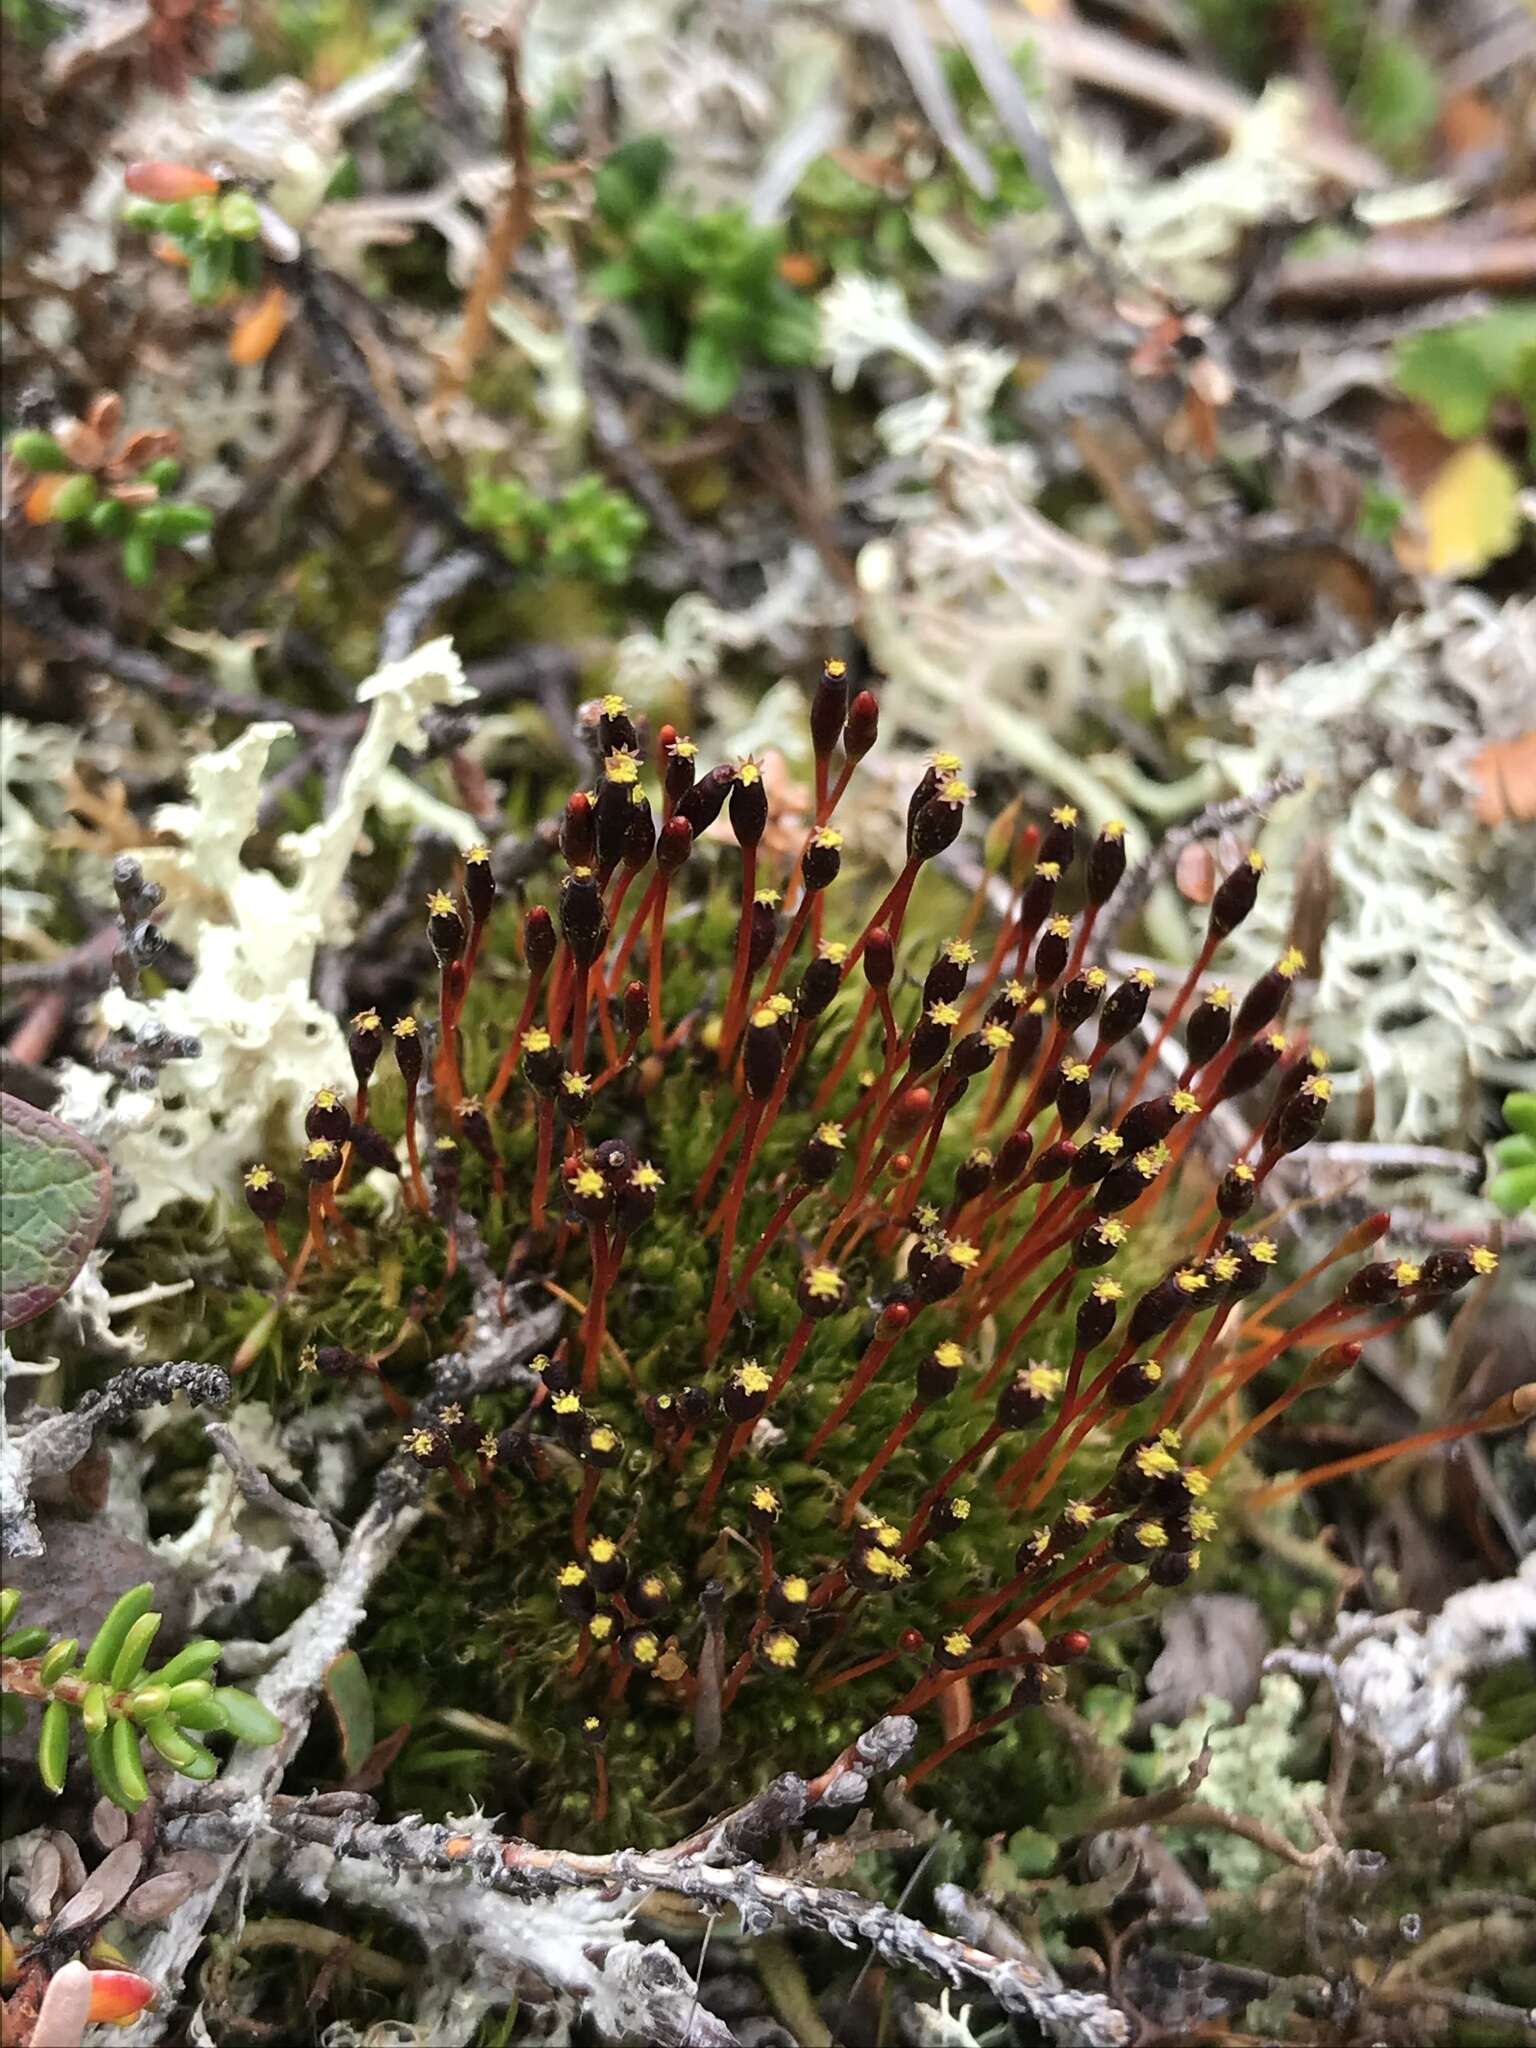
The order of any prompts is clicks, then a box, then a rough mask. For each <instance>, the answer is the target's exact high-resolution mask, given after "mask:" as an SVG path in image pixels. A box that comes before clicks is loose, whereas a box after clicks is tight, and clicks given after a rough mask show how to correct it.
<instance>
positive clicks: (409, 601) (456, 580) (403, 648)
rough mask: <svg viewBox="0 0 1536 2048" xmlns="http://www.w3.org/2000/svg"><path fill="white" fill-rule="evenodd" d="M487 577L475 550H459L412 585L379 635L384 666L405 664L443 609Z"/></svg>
mask: <svg viewBox="0 0 1536 2048" xmlns="http://www.w3.org/2000/svg"><path fill="white" fill-rule="evenodd" d="M484 573H485V562H484V558H483V557H482V556H481V555H480V553H479V552H478V550H476V549H474V548H455V549H454V551H453V552H452V554H447V555H442V556H440V557H439V558H438V560H437V561H435V562H434V563H433V564H432V566H431V568H430V569H428V570H426V571H425V572H424V573H423V574H422V575H420V576H418V577H417V578H416V580H415V582H414V583H408V584H407V585H406V586H405V588H404V589H403V590H402V591H401V593H400V595H399V596H398V597H397V598H396V599H395V601H394V603H393V604H392V605H391V606H390V608H389V613H388V616H387V617H386V618H385V621H384V630H383V632H382V633H381V634H380V635H379V660H380V662H381V663H382V662H389V661H401V660H403V659H404V657H405V656H406V655H407V654H409V653H410V651H411V649H412V648H413V647H414V646H415V645H416V642H417V641H418V639H420V637H421V635H422V634H423V633H424V632H425V630H426V628H427V623H428V621H429V620H430V619H431V617H432V614H433V613H434V612H435V611H436V610H437V608H438V606H439V605H443V604H447V603H449V601H450V600H451V599H453V598H455V597H457V596H458V595H459V593H460V591H462V590H467V589H468V588H469V586H470V584H471V583H473V582H474V580H475V578H476V577H477V576H482V575H484Z"/></svg>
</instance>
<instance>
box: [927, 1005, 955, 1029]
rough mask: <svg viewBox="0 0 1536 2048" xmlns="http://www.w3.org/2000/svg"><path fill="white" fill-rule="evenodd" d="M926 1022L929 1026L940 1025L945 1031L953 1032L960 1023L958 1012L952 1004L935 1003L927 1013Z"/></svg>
mask: <svg viewBox="0 0 1536 2048" xmlns="http://www.w3.org/2000/svg"><path fill="white" fill-rule="evenodd" d="M928 1021H929V1023H930V1024H938V1025H941V1026H942V1027H943V1028H944V1029H945V1030H947V1031H953V1030H954V1028H955V1026H956V1025H957V1024H958V1023H959V1022H960V1012H959V1011H958V1010H957V1009H956V1008H955V1006H954V1004H953V1003H935V1004H934V1006H933V1008H932V1009H931V1010H930V1011H929V1012H928Z"/></svg>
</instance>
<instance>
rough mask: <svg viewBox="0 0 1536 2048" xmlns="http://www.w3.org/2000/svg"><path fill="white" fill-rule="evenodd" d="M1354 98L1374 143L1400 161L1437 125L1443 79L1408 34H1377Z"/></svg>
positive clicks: (1355, 110)
mask: <svg viewBox="0 0 1536 2048" xmlns="http://www.w3.org/2000/svg"><path fill="white" fill-rule="evenodd" d="M1350 102H1351V111H1352V112H1353V113H1354V115H1355V117H1356V119H1357V120H1358V121H1359V123H1360V126H1361V128H1362V129H1363V130H1364V133H1365V139H1366V140H1367V142H1369V143H1370V145H1371V147H1372V148H1373V149H1378V150H1380V151H1381V153H1382V155H1383V156H1389V157H1396V158H1399V159H1401V158H1403V157H1405V156H1409V155H1411V154H1412V153H1413V151H1414V150H1415V149H1416V148H1417V147H1418V145H1419V144H1420V143H1421V142H1422V141H1423V140H1424V138H1425V136H1426V135H1427V134H1428V133H1429V131H1430V129H1431V128H1432V127H1433V126H1434V121H1435V116H1436V114H1437V113H1438V112H1439V111H1440V81H1439V79H1438V77H1437V76H1436V73H1435V68H1434V66H1433V65H1432V64H1431V63H1430V61H1429V59H1428V58H1427V57H1425V56H1423V55H1422V54H1421V52H1420V51H1419V50H1417V49H1416V48H1415V47H1414V45H1413V44H1412V43H1410V42H1409V41H1408V40H1407V38H1406V37H1404V36H1394V35H1374V36H1372V38H1371V40H1370V42H1369V44H1368V45H1367V47H1366V51H1365V55H1364V57H1363V58H1362V60H1361V64H1360V71H1359V75H1358V76H1357V77H1356V79H1355V88H1354V91H1353V92H1352V93H1351V95H1350Z"/></svg>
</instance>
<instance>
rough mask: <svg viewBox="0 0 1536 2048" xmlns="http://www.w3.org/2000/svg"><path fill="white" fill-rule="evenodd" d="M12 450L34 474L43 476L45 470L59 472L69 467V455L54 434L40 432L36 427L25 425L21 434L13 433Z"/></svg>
mask: <svg viewBox="0 0 1536 2048" xmlns="http://www.w3.org/2000/svg"><path fill="white" fill-rule="evenodd" d="M10 450H11V453H12V454H13V455H14V456H15V458H16V460H17V461H18V462H23V463H25V464H26V466H27V468H28V469H30V470H31V471H32V473H33V475H34V476H42V475H43V474H44V473H45V472H52V473H54V474H57V473H58V472H59V471H60V470H65V469H68V468H69V457H68V456H67V455H66V454H65V453H64V450H63V449H62V448H61V447H60V446H59V444H58V442H57V441H55V439H54V438H53V436H52V434H44V433H40V432H39V431H38V430H37V429H36V428H35V427H23V428H22V430H21V432H20V433H19V434H12V436H11V441H10Z"/></svg>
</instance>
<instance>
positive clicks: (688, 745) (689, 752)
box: [670, 733, 699, 761]
mask: <svg viewBox="0 0 1536 2048" xmlns="http://www.w3.org/2000/svg"><path fill="white" fill-rule="evenodd" d="M670 751H671V754H672V757H673V759H674V760H678V761H692V760H695V759H697V757H698V751H699V743H698V741H697V740H691V739H689V738H688V736H687V734H686V733H684V734H682V735H681V736H680V737H679V738H677V739H675V740H674V741H673V742H672V746H671V749H670Z"/></svg>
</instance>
